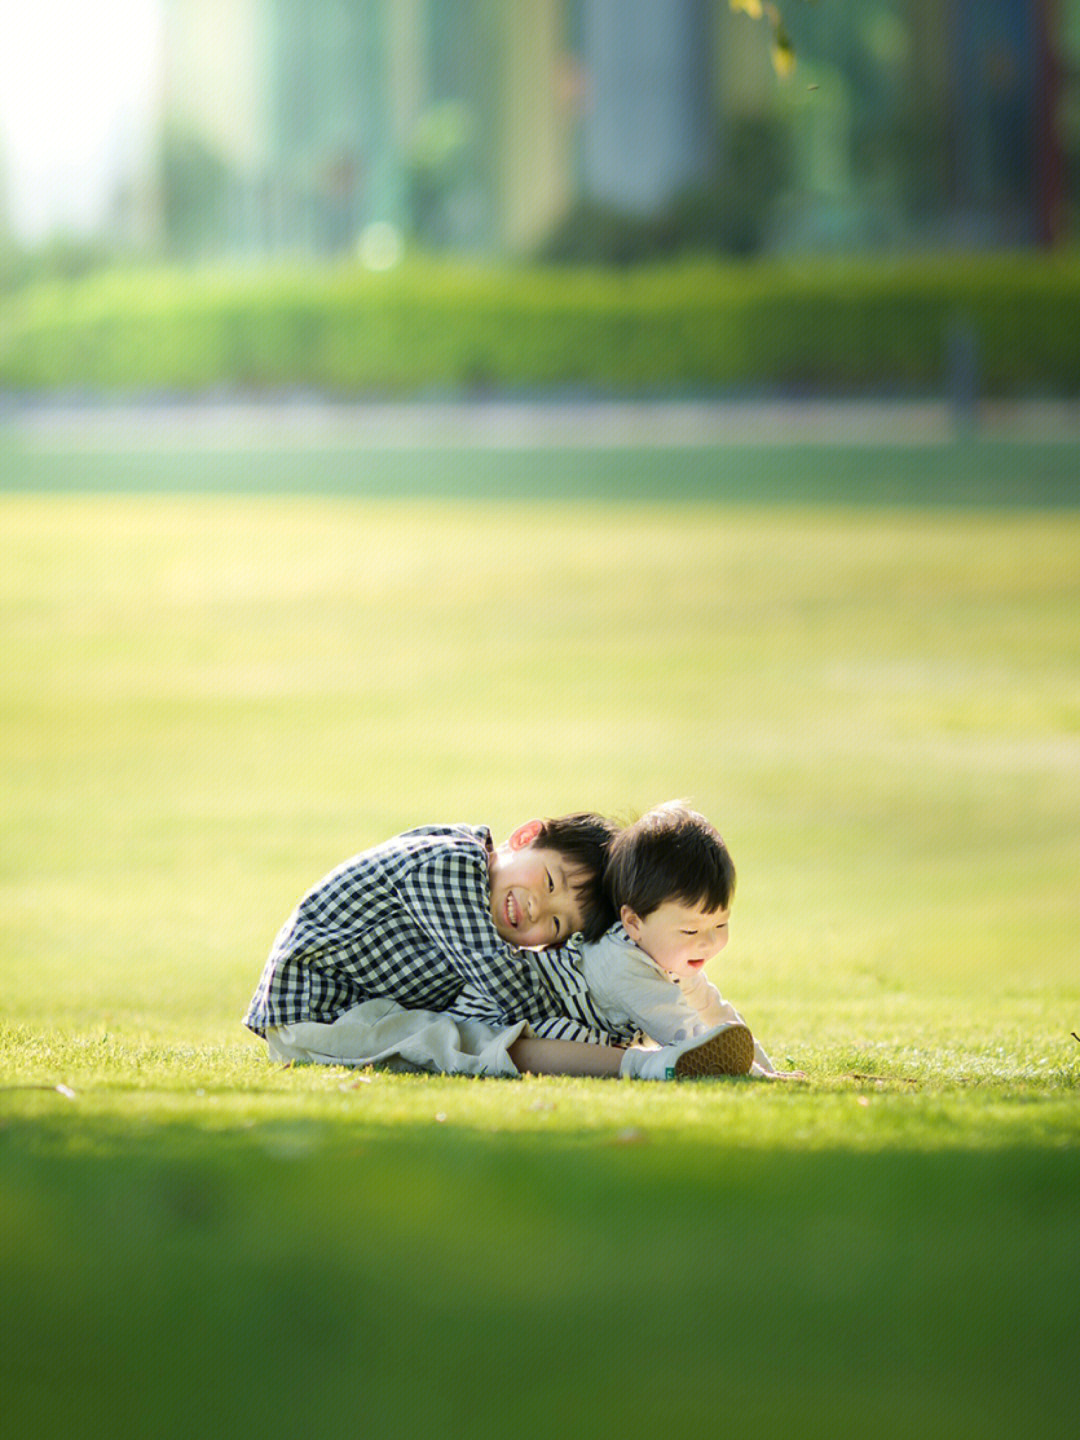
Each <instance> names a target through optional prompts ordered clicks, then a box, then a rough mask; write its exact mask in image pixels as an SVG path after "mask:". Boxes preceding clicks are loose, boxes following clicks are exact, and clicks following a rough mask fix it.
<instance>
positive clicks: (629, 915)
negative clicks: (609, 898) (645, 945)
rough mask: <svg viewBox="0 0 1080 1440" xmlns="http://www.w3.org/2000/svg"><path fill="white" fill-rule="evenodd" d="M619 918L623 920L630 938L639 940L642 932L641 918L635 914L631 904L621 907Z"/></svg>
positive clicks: (623, 925) (623, 926)
mask: <svg viewBox="0 0 1080 1440" xmlns="http://www.w3.org/2000/svg"><path fill="white" fill-rule="evenodd" d="M619 919H620V920H621V921H622V928H623V929H624V930H625V931H626V933H627V934H628V935H629V936H630V939H631V940H637V939H638V937H639V936H640V934H641V920H640V919H639V918H638V916H637V915H635V914H634V912H633V910H631V909H630V906H629V905H623V906H621V907H620V909H619Z"/></svg>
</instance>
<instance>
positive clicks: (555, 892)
mask: <svg viewBox="0 0 1080 1440" xmlns="http://www.w3.org/2000/svg"><path fill="white" fill-rule="evenodd" d="M523 831H524V827H523V829H522V830H517V831H515V832H514V834H513V835H512V836H511V837H510V839H509V840H508V841H507V843H506V844H505V845H500V846H499V848H498V849H497V850H496V851H495V853H494V854H493V855H492V857H491V864H490V875H491V918H492V920H493V921H494V922H495V929H496V930H497V931H498V932H499V935H500V937H501V938H502V939H503V940H505V941H507V943H508V944H510V945H520V946H522V948H524V949H540V948H542V947H543V946H547V945H561V944H562V943H563V942H564V941H565V940H568V939H569V938H570V936H571V935H572V934H573V933H574V931H575V930H580V929H581V927H582V924H583V923H584V921H583V916H582V912H581V904H580V902H579V900H578V897H577V888H576V887H577V884H578V883H579V882H580V881H581V879H582V878H583V876H582V875H581V873H580V872H579V871H578V870H576V869H575V868H574V867H573V866H572V865H569V864H568V863H567V861H566V860H565V859H564V858H563V856H562V855H561V854H560V853H559V852H558V851H557V850H545V849H542V848H540V847H539V846H536V845H534V844H532V842H531V841H529V840H524V841H519V842H518V843H515V841H516V840H517V837H518V836H520V835H522V834H523Z"/></svg>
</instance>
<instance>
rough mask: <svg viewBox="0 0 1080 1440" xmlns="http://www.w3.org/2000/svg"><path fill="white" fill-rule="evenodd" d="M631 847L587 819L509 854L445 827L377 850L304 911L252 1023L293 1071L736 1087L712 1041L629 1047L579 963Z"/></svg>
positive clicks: (572, 818)
mask: <svg viewBox="0 0 1080 1440" xmlns="http://www.w3.org/2000/svg"><path fill="white" fill-rule="evenodd" d="M616 833H617V827H616V826H615V825H614V824H613V822H611V821H609V820H606V819H604V818H602V817H601V816H598V815H593V814H576V815H568V816H563V817H561V818H558V819H553V820H533V821H529V822H528V823H527V824H525V825H522V826H519V827H518V829H517V830H515V831H514V833H513V834H512V835H511V836H510V838H509V839H508V840H507V841H506V842H505V843H504V844H502V845H500V846H498V847H496V846H495V845H494V844H493V841H492V837H491V833H490V831H489V830H487V829H486V828H485V827H483V826H469V825H448V826H438V825H430V826H423V827H421V828H420V829H417V830H411V831H408V832H406V833H405V834H403V835H399V836H396V837H395V838H394V839H392V840H389V841H387V842H385V843H384V844H382V845H377V846H375V847H374V848H373V849H370V850H366V851H363V852H362V853H361V854H359V855H356V856H354V857H353V858H352V859H351V860H348V861H346V862H345V863H344V864H342V865H340V866H338V867H337V869H335V870H333V871H331V873H330V874H329V875H327V876H326V877H325V878H324V879H323V880H322V881H320V882H319V883H318V884H317V885H316V886H315V887H314V889H312V890H311V891H310V892H309V893H308V894H307V895H306V896H304V898H303V899H302V900H301V901H300V903H299V905H298V906H297V907H296V909H295V910H294V911H293V913H292V915H291V916H290V917H289V919H288V921H287V922H286V923H285V925H284V927H283V928H282V930H281V931H280V933H279V934H278V936H277V939H276V940H275V942H274V946H273V948H272V950H271V952H270V956H269V959H268V960H267V962H266V965H265V968H264V969H263V973H262V977H261V979H260V981H259V985H258V988H257V990H256V992H255V995H254V996H253V998H252V1001H251V1004H250V1006H249V1008H248V1012H247V1014H246V1016H245V1018H244V1023H245V1024H246V1025H247V1026H248V1027H249V1028H250V1029H251V1030H253V1031H254V1032H255V1033H256V1034H257V1035H260V1036H262V1037H263V1038H265V1040H266V1042H267V1047H268V1050H269V1053H270V1055H271V1057H272V1058H275V1059H282V1060H290V1059H292V1060H313V1061H321V1062H325V1063H335V1064H367V1063H375V1062H379V1061H386V1062H388V1063H391V1064H395V1065H404V1066H406V1067H408V1068H417V1067H419V1068H424V1069H435V1070H442V1071H447V1072H450V1073H466V1074H492V1073H495V1074H509V1075H513V1074H519V1073H520V1072H521V1071H523V1070H529V1071H533V1072H535V1073H550V1074H584V1075H614V1074H623V1075H627V1076H639V1077H640V1078H645V1079H650V1078H655V1079H667V1078H675V1077H676V1076H681V1075H682V1074H722V1073H732V1072H731V1069H730V1060H729V1058H728V1053H727V1052H728V1050H729V1049H730V1044H729V1043H725V1044H724V1045H723V1046H722V1047H721V1048H722V1050H723V1056H722V1057H719V1058H718V1057H717V1056H716V1055H714V1053H713V1052H714V1048H715V1046H714V1043H713V1042H712V1039H711V1037H705V1038H704V1041H703V1040H702V1039H701V1037H695V1041H694V1042H693V1043H692V1044H689V1045H683V1046H672V1047H668V1049H667V1050H665V1051H657V1052H651V1053H650V1052H647V1051H642V1050H633V1049H631V1050H624V1049H623V1048H622V1047H621V1046H620V1045H618V1044H613V1043H612V1041H613V1036H612V1034H611V1033H610V1032H609V1031H608V1029H607V1028H605V1026H604V1023H603V1020H602V1018H601V1017H600V1016H599V1015H598V1014H597V1012H596V1010H595V1007H593V1005H592V1004H591V1002H590V1000H589V997H588V992H587V988H586V986H585V984H584V981H583V980H582V978H581V974H580V971H579V970H577V969H576V967H575V966H574V964H573V961H572V959H571V958H570V956H569V954H567V955H565V956H564V955H563V952H562V949H561V947H562V946H563V944H564V942H565V941H566V940H568V939H569V938H570V936H571V935H572V934H575V933H580V934H581V935H582V936H584V937H586V938H591V939H597V938H599V936H600V935H601V934H603V932H604V930H605V929H606V928H607V926H608V924H609V923H610V921H611V920H612V919H613V918H614V915H613V912H612V910H611V909H610V906H609V903H608V902H607V900H606V898H605V894H604V888H603V874H604V868H605V865H606V861H607V855H608V850H609V848H610V845H611V841H612V839H613V837H614V835H615V834H616ZM726 1028H732V1027H726ZM735 1028H740V1029H742V1028H744V1027H735ZM746 1033H747V1034H748V1033H749V1032H746ZM737 1048H738V1047H737ZM751 1050H752V1044H751ZM739 1063H740V1064H741V1061H740V1062H739ZM725 1065H727V1066H728V1067H729V1068H727V1069H725V1068H718V1067H723V1066H725ZM748 1066H749V1059H747V1063H746V1066H745V1067H744V1068H748Z"/></svg>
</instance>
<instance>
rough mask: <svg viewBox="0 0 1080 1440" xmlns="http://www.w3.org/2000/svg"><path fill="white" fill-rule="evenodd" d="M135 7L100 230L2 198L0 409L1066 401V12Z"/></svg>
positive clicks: (1054, 5) (1071, 364) (387, 1)
mask: <svg viewBox="0 0 1080 1440" xmlns="http://www.w3.org/2000/svg"><path fill="white" fill-rule="evenodd" d="M147 3H148V4H150V3H152V0H147ZM155 9H156V13H157V14H158V17H159V29H158V42H159V43H158V44H157V47H156V49H155V51H154V54H153V56H152V57H151V58H149V59H148V61H147V64H148V66H149V67H150V71H151V73H150V76H149V88H148V92H147V93H148V94H149V95H150V96H151V103H150V104H149V107H148V109H147V110H146V111H145V113H143V115H142V117H141V121H140V123H141V125H142V132H141V135H140V138H139V143H137V144H136V143H129V144H128V145H127V148H126V150H125V152H124V153H125V154H126V155H127V156H128V159H127V161H126V162H125V163H124V164H123V165H121V166H120V168H119V169H115V168H114V171H113V173H112V174H111V176H110V178H109V180H108V184H107V186H106V188H105V189H104V190H103V194H102V199H101V205H100V209H99V213H98V215H97V219H96V221H95V222H94V223H93V225H91V226H86V225H83V226H82V227H81V228H73V227H71V226H68V225H61V226H56V227H54V228H53V229H52V230H49V231H48V232H46V233H38V234H36V235H33V236H28V235H27V234H25V233H24V232H23V230H21V229H20V226H19V224H18V223H17V217H18V211H19V205H18V200H19V196H18V194H17V193H16V192H15V190H14V189H13V186H12V183H8V184H7V186H3V185H0V315H2V324H0V386H4V387H8V388H11V387H14V388H21V387H27V386H28V387H35V386H50V385H78V384H82V385H86V386H89V387H98V386H105V387H108V386H115V385H123V386H126V387H128V388H131V387H133V386H134V387H135V388H139V387H140V386H145V387H160V386H167V387H168V386H175V387H180V388H191V387H198V386H200V385H219V384H223V383H224V384H229V383H231V384H235V385H238V386H246V385H254V386H266V385H309V384H310V385H325V386H327V387H328V388H329V389H331V390H333V391H349V390H351V389H356V388H358V387H360V388H364V387H366V388H375V389H385V390H389V391H395V390H400V389H403V388H405V389H408V388H416V387H417V386H423V385H428V384H436V385H446V384H450V385H454V386H466V387H468V386H473V387H476V386H485V385H489V384H499V385H532V384H540V383H543V384H549V385H550V384H565V385H576V384H587V385H590V386H594V385H597V384H601V385H603V384H610V385H623V386H630V387H631V388H634V387H636V388H641V387H646V388H647V387H649V386H653V385H659V386H663V387H670V386H671V385H673V384H675V385H678V384H683V385H687V386H711V385H717V384H744V383H747V384H761V383H776V384H789V383H798V384H810V385H813V384H820V385H823V386H824V385H836V384H840V385H846V386H851V385H855V386H866V385H882V384H885V385H888V384H897V385H911V384H915V385H924V384H926V383H933V380H934V378H935V377H936V376H938V375H939V374H940V371H941V365H942V356H943V354H944V352H945V350H946V349H947V348H948V344H949V338H948V337H949V334H950V333H953V332H955V328H956V325H957V324H960V325H962V326H964V327H966V329H967V330H968V331H969V332H970V335H971V340H972V345H973V346H974V347H975V349H976V350H977V351H978V360H979V363H980V364H981V366H982V368H983V369H984V371H985V374H986V376H987V377H988V378H989V379H990V383H992V384H994V385H996V386H997V387H998V388H999V389H1011V390H1023V389H1024V388H1026V387H1032V386H1034V387H1036V388H1040V387H1041V388H1045V387H1047V386H1049V387H1052V388H1055V389H1058V390H1061V389H1064V390H1067V391H1069V390H1072V389H1074V388H1075V383H1076V382H1075V376H1076V375H1077V374H1080V365H1077V357H1076V355H1075V353H1074V350H1075V345H1070V343H1069V341H1068V338H1067V337H1065V336H1062V335H1061V334H1050V333H1040V334H1037V335H1036V334H1033V333H1032V332H1033V331H1035V330H1036V329H1039V330H1040V331H1042V330H1043V329H1044V328H1045V329H1047V330H1048V331H1060V330H1062V329H1064V327H1065V326H1066V325H1069V326H1070V327H1072V329H1073V331H1074V333H1075V330H1076V326H1075V321H1074V319H1073V312H1074V310H1075V306H1076V303H1077V300H1076V275H1077V267H1076V265H1075V264H1074V263H1073V261H1072V260H1071V259H1070V258H1069V256H1070V254H1071V253H1075V252H1074V251H1073V250H1072V248H1071V247H1072V237H1073V236H1074V235H1075V230H1076V223H1077V219H1078V199H1077V196H1078V186H1077V180H1078V177H1080V0H983V3H980V4H979V5H971V4H967V3H962V0H948V3H937V0H869V3H866V4H860V5H858V6H852V5H845V4H842V3H839V0H816V3H815V0H783V3H781V4H779V5H770V4H767V3H766V4H761V3H758V0H618V3H616V0H511V3H496V0H456V3H449V0H397V3H391V0H303V3H301V0H218V3H213V4H212V3H210V0H160V3H158V4H157V5H156V6H155ZM102 13H103V14H104V10H103V12H102ZM4 143H5V139H4V136H3V134H0V179H2V177H3V175H4V173H6V171H5V167H4V160H3V156H4V149H3V146H4ZM6 170H7V172H10V176H13V175H14V174H15V170H14V168H13V167H12V166H8V167H6ZM10 176H9V179H10ZM1002 256H1007V258H1000V257H1002ZM973 257H974V258H973ZM993 257H999V258H998V259H994V258H993ZM795 268H797V272H798V275H797V278H796V277H795V275H794V274H793V270H794V269H795ZM389 270H394V271H396V272H397V273H395V275H394V276H393V281H392V283H389V280H388V277H384V276H382V275H381V273H379V272H385V271H389ZM560 270H565V271H568V272H571V273H569V274H568V275H567V276H566V278H565V280H560V279H559V278H558V272H559V271H560ZM305 271H306V272H307V278H306V279H302V278H301V276H302V272H305ZM637 271H647V272H649V274H650V276H651V277H652V278H651V279H650V281H649V282H648V286H649V287H651V288H650V289H649V296H650V298H649V300H648V302H647V303H646V302H644V301H643V300H642V296H643V295H644V293H645V290H644V289H642V288H641V287H640V286H637V287H635V286H631V287H630V288H629V289H626V288H623V289H620V288H619V284H618V282H617V279H612V278H610V277H609V276H608V275H607V273H606V272H617V273H622V274H623V275H624V276H628V274H629V272H637ZM100 272H111V274H110V275H109V276H108V277H107V278H106V279H104V280H103V279H102V276H101V273H100ZM117 272H120V273H126V274H128V275H129V276H131V277H132V278H131V280H130V284H129V286H128V288H127V289H124V288H123V287H119V288H118V285H119V282H118V281H117V278H116V277H117ZM479 272H484V273H488V274H490V277H491V278H490V283H485V281H484V280H483V279H482V278H481V275H480V273H479ZM193 274H194V275H195V276H196V279H195V280H194V281H193V280H192V279H191V276H192V275H193ZM207 274H212V275H213V276H215V277H216V279H215V280H214V281H213V282H212V283H210V282H207V280H206V278H205V277H206V276H207ZM848 275H850V282H849V281H848V280H847V279H845V277H846V276H848ZM254 276H259V277H261V278H259V279H254V278H253V277H254ZM200 277H201V278H200ZM225 277H229V278H228V280H226V278H225ZM383 279H387V283H385V284H383V286H382V289H376V288H375V283H376V281H377V280H378V281H381V280H383ZM57 286H60V287H61V288H65V289H66V288H68V287H74V289H72V290H71V293H70V295H69V296H68V298H66V299H64V300H63V301H62V302H61V301H59V300H58V299H57V295H56V287H57ZM647 288H648V287H647ZM163 290H167V291H168V292H169V293H170V295H171V296H172V298H171V299H170V300H169V301H167V302H166V301H165V300H163V299H162V298H161V295H160V294H159V292H160V291H163ZM209 290H212V291H213V295H214V297H215V298H214V299H213V301H211V300H210V299H208V291H209ZM525 290H527V291H528V298H525V296H524V291H525ZM518 292H522V293H520V294H519V293H518ZM720 297H724V298H723V300H722V302H721V299H720ZM643 304H644V305H645V309H646V310H648V311H649V312H650V314H649V317H648V320H647V322H646V319H645V317H644V314H643V311H642V305H643ZM856 304H859V305H861V307H862V308H861V311H860V317H859V320H858V322H855V321H854V320H853V319H850V318H849V319H845V316H848V317H849V316H850V313H851V311H852V307H853V306H854V305H856ZM1032 305H1034V306H1035V307H1036V309H1035V310H1033V311H1032V310H1029V311H1028V317H1027V321H1026V323H1025V322H1024V320H1023V319H1022V318H1021V317H1022V313H1023V312H1024V310H1025V307H1030V306H1032ZM215 306H217V307H219V309H220V313H217V314H213V313H211V312H212V311H213V310H214V307H215ZM335 306H339V307H340V308H339V309H338V310H337V312H336V313H335V311H334V307H335ZM1039 306H1042V307H1043V309H1042V310H1040V309H1039V308H1038V307H1039ZM275 307H276V310H277V314H276V317H274V318H271V312H272V311H274V310H275ZM695 309H700V311H701V316H700V317H699V318H696V317H695ZM601 315H602V316H603V317H604V322H603V323H599V317H600V316H601ZM526 316H528V325H526ZM616 316H617V317H618V318H617V319H616V318H615V317H616ZM927 316H931V317H932V318H931V319H930V320H929V321H928V320H927ZM167 317H168V323H169V324H171V325H172V326H173V327H174V329H173V331H172V332H170V334H166V331H165V326H166V318H167ZM1055 317H1056V318H1055ZM646 323H647V324H648V326H650V327H651V330H652V334H653V335H654V337H655V339H654V344H653V346H652V348H653V350H654V351H655V354H654V356H653V358H652V359H649V358H648V357H646V356H645V354H644V352H645V350H646V349H647V348H648V346H647V345H646V343H645V342H644V341H642V340H641V339H640V333H641V328H642V326H644V325H645V324H646ZM442 325H450V326H451V327H452V328H453V330H454V334H453V335H452V336H450V337H447V336H445V335H442V334H441V333H438V331H439V327H441V326H442ZM709 326H713V327H719V328H720V330H721V331H722V334H721V335H710V334H709V333H706V332H707V331H708V327H709ZM125 327H127V330H128V333H127V334H126V335H124V334H122V333H121V332H122V331H123V330H124V328H125ZM350 327H353V328H352V331H351V339H350ZM523 327H524V328H523ZM529 327H531V329H532V330H533V331H536V332H537V333H536V334H532V333H531V332H530V334H529V335H526V334H525V330H526V329H529ZM385 345H392V347H393V353H390V352H389V351H384V353H382V355H381V359H380V355H379V351H380V348H381V347H384V346H385ZM50 347H52V353H51V354H50V353H49V350H50ZM273 347H276V349H274V348H273ZM793 347H796V348H798V349H799V350H801V359H799V360H796V359H795V358H794V357H793V355H792V353H791V351H792V348H793ZM163 349H164V350H167V351H172V352H173V354H172V362H171V364H166V363H165V357H164V356H163V354H162V353H161V352H162V350H163ZM196 350H199V351H201V352H202V353H203V355H204V361H203V363H202V366H201V368H200V367H199V366H194V367H193V366H192V364H191V363H190V361H189V359H188V358H186V357H187V356H188V354H189V352H194V351H196ZM1008 354H1011V355H1012V356H1013V357H1014V362H1015V363H1013V364H1012V366H1011V371H1010V366H1009V365H1007V364H1005V362H1004V361H1003V360H1002V359H1001V358H999V357H1001V356H1005V355H1008ZM144 362H145V364H146V369H145V371H140V370H139V368H138V367H139V365H141V364H143V363H144ZM1006 371H1010V373H1006ZM990 377H992V378H990Z"/></svg>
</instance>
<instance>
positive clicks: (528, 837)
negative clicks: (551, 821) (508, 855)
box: [508, 820, 544, 850]
mask: <svg viewBox="0 0 1080 1440" xmlns="http://www.w3.org/2000/svg"><path fill="white" fill-rule="evenodd" d="M543 828H544V822H543V821H542V820H526V822H525V824H524V825H519V826H518V828H517V829H516V830H515V831H514V833H513V834H512V835H511V836H510V840H509V842H508V843H509V845H510V849H511V850H527V849H528V847H529V846H530V845H532V844H533V843H534V842H535V840H536V837H537V836H538V835H539V834H540V831H541V830H543Z"/></svg>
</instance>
